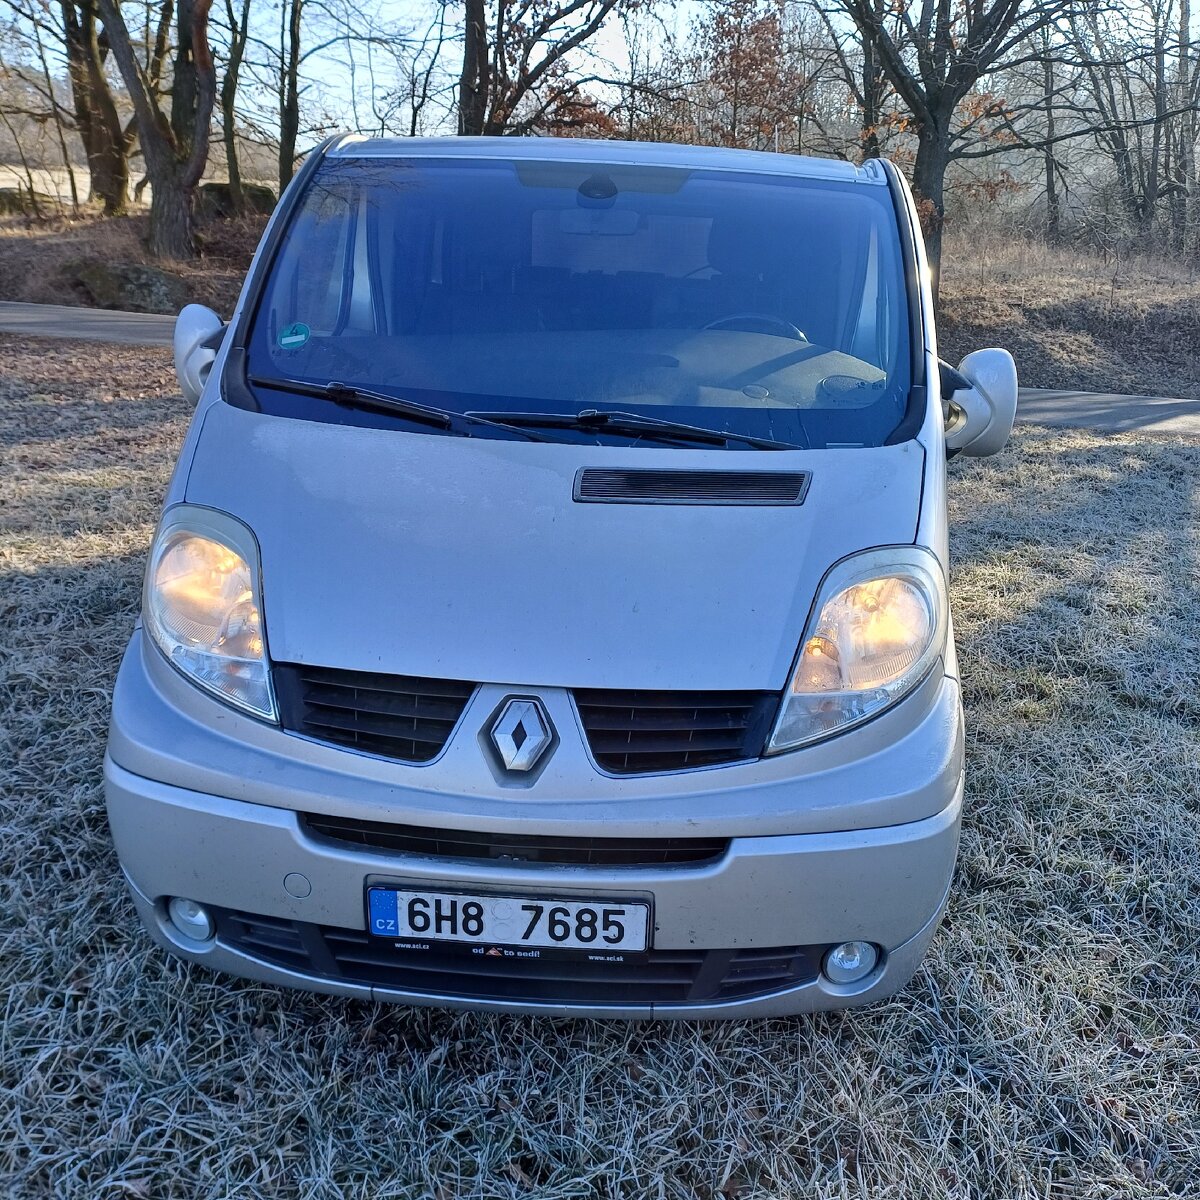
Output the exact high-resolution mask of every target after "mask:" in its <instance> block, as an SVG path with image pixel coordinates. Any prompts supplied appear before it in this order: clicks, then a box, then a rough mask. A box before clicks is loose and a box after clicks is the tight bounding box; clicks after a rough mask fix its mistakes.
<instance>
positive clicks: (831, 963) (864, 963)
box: [825, 942, 879, 983]
mask: <svg viewBox="0 0 1200 1200" xmlns="http://www.w3.org/2000/svg"><path fill="white" fill-rule="evenodd" d="M878 961H879V951H878V950H876V949H875V947H874V946H872V945H871V943H870V942H843V943H842V944H841V945H840V946H834V948H833V949H832V950H830V952H829V953H828V954H827V955H825V978H826V979H828V980H829V982H830V983H857V982H858V981H859V980H860V979H865V978H866V977H867V976H868V975H870V973H871V972H872V971H873V970H875V964H876V963H877V962H878Z"/></svg>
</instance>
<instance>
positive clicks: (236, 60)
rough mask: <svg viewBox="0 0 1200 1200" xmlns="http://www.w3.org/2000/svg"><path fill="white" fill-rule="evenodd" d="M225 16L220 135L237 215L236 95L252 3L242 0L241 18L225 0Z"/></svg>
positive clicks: (241, 202) (240, 200)
mask: <svg viewBox="0 0 1200 1200" xmlns="http://www.w3.org/2000/svg"><path fill="white" fill-rule="evenodd" d="M225 16H226V18H227V20H228V21H229V57H228V59H227V61H226V63H225V75H224V77H223V78H222V80H221V135H222V137H223V139H224V142H225V164H226V167H227V169H228V171H229V203H230V204H231V205H232V206H233V211H234V212H235V213H242V212H244V211H245V209H246V197H245V195H244V193H243V191H242V172H241V165H240V163H239V161H238V147H237V95H238V83H239V82H240V79H241V74H242V60H243V59H244V58H245V57H246V40H247V39H248V37H249V36H250V0H242V13H241V19H240V20H239V19H238V14H237V12H236V10H235V9H234V0H225Z"/></svg>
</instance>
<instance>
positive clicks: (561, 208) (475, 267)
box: [248, 158, 910, 447]
mask: <svg viewBox="0 0 1200 1200" xmlns="http://www.w3.org/2000/svg"><path fill="white" fill-rule="evenodd" d="M907 321H908V317H907V309H906V298H905V291H904V277H903V271H902V266H901V261H900V250H899V241H898V233H897V227H896V218H895V214H894V210H893V208H892V201H891V196H890V193H889V191H888V189H887V188H886V187H880V186H864V185H862V184H857V185H851V184H839V183H833V182H827V181H818V180H810V179H798V178H794V177H787V176H771V175H757V174H748V173H737V172H729V171H712V170H688V169H683V168H677V167H656V166H630V165H624V164H603V163H594V164H583V163H575V162H569V163H568V162H561V163H560V162H545V161H537V162H532V161H531V162H513V161H490V160H483V159H480V160H439V159H435V158H412V159H386V160H380V159H358V160H338V159H330V160H327V161H326V162H325V163H323V164H322V165H321V167H320V169H319V170H318V172H317V173H316V175H315V176H314V177H313V180H312V182H311V183H310V184H309V187H308V190H307V192H306V194H305V196H304V197H303V200H302V202H301V204H300V205H299V207H298V210H297V212H296V214H295V215H294V216H293V218H292V221H291V224H290V226H289V228H288V230H287V232H286V234H285V237H284V240H283V242H282V245H281V249H280V252H279V253H278V254H277V255H276V258H275V261H274V264H273V266H272V269H271V275H270V278H269V280H268V281H267V286H266V289H265V292H264V295H263V300H262V303H261V304H260V306H259V308H258V311H257V314H256V317H255V320H254V325H253V330H252V334H251V338H250V342H249V357H248V374H249V377H250V379H251V380H252V381H254V380H258V381H265V380H268V379H274V380H276V381H277V382H278V381H282V380H296V381H303V382H305V383H308V384H313V385H317V386H318V387H320V386H321V385H324V384H327V383H329V382H331V381H336V382H337V383H339V384H342V385H348V387H349V388H362V389H372V390H374V391H376V392H384V393H387V394H389V395H393V396H398V397H403V398H404V399H406V400H410V401H417V402H420V403H423V404H428V405H436V406H438V407H440V408H446V409H452V410H455V411H457V412H482V413H486V414H487V416H488V417H489V418H491V419H492V420H493V421H500V422H502V421H503V419H504V416H505V415H506V414H521V415H522V416H523V417H525V418H527V420H526V427H528V425H529V422H528V418H529V416H530V414H534V415H539V414H554V415H555V416H561V415H563V414H567V415H572V416H573V415H574V414H577V413H579V412H580V411H586V410H593V409H594V410H598V411H600V412H605V411H612V412H619V413H622V414H630V413H632V414H637V415H639V416H642V417H651V418H656V419H658V420H670V421H673V422H681V423H686V424H688V425H692V426H695V427H698V428H703V429H714V430H720V431H728V432H730V433H733V434H742V435H748V436H752V437H757V438H766V439H769V440H772V441H778V442H784V443H788V444H791V445H799V446H811V447H825V446H874V445H881V444H882V443H883V442H884V441H885V440H886V439H887V437H888V436H889V435H890V434H891V433H892V432H893V431H894V430H895V429H896V427H897V426H898V425H899V424H900V422H901V420H902V418H903V416H904V411H905V406H906V403H907V398H908V391H909V383H910V377H909V372H910V368H909V349H908V328H907ZM255 390H256V395H258V397H259V400H260V403H261V404H262V406H263V408H264V409H265V410H267V411H272V412H284V413H289V414H290V415H296V416H304V417H307V418H309V419H318V420H345V419H355V420H359V421H361V422H364V423H369V424H387V423H388V422H389V421H390V420H395V419H397V418H395V417H392V416H389V415H388V414H386V413H383V412H380V411H371V412H365V413H358V414H355V417H354V418H347V417H346V415H345V414H344V412H342V411H341V410H339V409H338V408H337V406H335V405H334V404H333V403H331V402H330V401H328V400H326V399H323V398H320V397H314V396H312V395H310V396H308V397H302V396H299V395H296V394H289V393H287V392H286V390H285V389H283V388H280V387H278V386H276V387H274V388H270V387H265V386H263V385H262V382H260V383H259V384H258V385H256V389H255ZM343 394H344V393H343ZM483 429H484V431H485V432H484V433H483V435H484V436H508V435H509V432H508V431H506V430H505V429H503V428H499V427H498V426H496V425H490V426H483ZM511 435H512V436H516V432H515V430H514V431H511ZM543 436H544V437H546V438H553V439H555V440H580V439H584V440H590V441H595V440H597V438H602V439H605V440H607V439H608V438H610V437H615V438H617V439H618V440H632V441H634V442H638V441H640V440H642V439H641V438H640V437H639V435H638V433H637V431H636V430H634V431H628V430H626V431H625V432H621V433H616V432H613V431H611V430H608V429H606V430H604V431H603V432H600V431H599V429H598V427H595V426H594V424H593V426H590V427H589V428H588V429H587V430H583V431H581V430H579V429H574V428H562V427H552V428H550V429H548V430H546V431H545V432H544V434H543ZM733 444H734V443H732V442H731V443H730V445H733Z"/></svg>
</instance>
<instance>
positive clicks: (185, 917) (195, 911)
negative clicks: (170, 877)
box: [167, 896, 216, 942]
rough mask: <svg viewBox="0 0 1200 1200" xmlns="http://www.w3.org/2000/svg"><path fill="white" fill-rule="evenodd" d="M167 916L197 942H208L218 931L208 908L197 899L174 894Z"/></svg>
mask: <svg viewBox="0 0 1200 1200" xmlns="http://www.w3.org/2000/svg"><path fill="white" fill-rule="evenodd" d="M167 916H169V917H170V918H171V924H172V925H174V926H175V928H176V929H177V930H178V931H179V932H180V933H182V934H183V936H184V937H190V938H192V939H194V940H195V941H197V942H207V941H208V939H209V938H211V937H212V935H213V934H214V933H215V932H216V926H215V925H214V924H213V919H212V917H210V916H209V915H208V909H206V908H205V907H204V906H203V905H202V904H197V903H196V901H195V900H185V899H184V898H183V897H182V896H173V897H172V898H171V902H170V904H168V905H167Z"/></svg>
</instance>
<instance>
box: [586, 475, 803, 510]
mask: <svg viewBox="0 0 1200 1200" xmlns="http://www.w3.org/2000/svg"><path fill="white" fill-rule="evenodd" d="M810 478H811V476H810V474H809V473H808V472H807V471H695V470H687V469H684V470H670V469H668V470H663V471H648V470H608V469H605V468H601V467H586V468H584V469H583V470H582V471H580V472H579V474H578V475H576V477H575V499H576V500H577V501H580V502H583V503H593V504H803V503H804V494H805V493H806V492H807V491H808V484H809V480H810Z"/></svg>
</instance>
